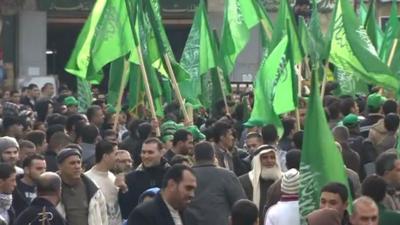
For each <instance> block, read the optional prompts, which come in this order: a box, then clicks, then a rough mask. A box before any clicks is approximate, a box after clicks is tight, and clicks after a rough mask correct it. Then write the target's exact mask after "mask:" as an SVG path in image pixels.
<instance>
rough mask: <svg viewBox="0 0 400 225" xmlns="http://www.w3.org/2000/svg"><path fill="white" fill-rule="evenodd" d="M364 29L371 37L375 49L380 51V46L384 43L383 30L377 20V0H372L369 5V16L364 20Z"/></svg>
mask: <svg viewBox="0 0 400 225" xmlns="http://www.w3.org/2000/svg"><path fill="white" fill-rule="evenodd" d="M364 29H365V30H366V31H367V34H368V37H369V39H370V40H371V42H372V44H373V45H374V47H375V49H376V50H377V51H378V50H379V49H380V46H381V45H382V40H383V32H382V30H381V29H380V28H379V25H378V24H377V21H376V7H375V0H372V2H371V3H370V5H369V9H368V14H367V18H366V19H365V22H364Z"/></svg>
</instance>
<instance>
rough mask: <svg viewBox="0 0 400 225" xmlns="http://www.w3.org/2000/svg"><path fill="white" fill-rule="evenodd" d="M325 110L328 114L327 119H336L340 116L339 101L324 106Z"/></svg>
mask: <svg viewBox="0 0 400 225" xmlns="http://www.w3.org/2000/svg"><path fill="white" fill-rule="evenodd" d="M326 109H327V111H328V114H329V119H330V120H332V119H337V118H339V116H340V110H339V109H340V101H339V100H337V101H334V102H332V103H331V104H329V105H327V106H326Z"/></svg>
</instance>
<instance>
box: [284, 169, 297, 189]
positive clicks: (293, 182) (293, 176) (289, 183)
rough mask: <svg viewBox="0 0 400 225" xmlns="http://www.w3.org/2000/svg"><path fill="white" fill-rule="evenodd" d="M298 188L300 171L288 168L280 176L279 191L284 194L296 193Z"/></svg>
mask: <svg viewBox="0 0 400 225" xmlns="http://www.w3.org/2000/svg"><path fill="white" fill-rule="evenodd" d="M299 188H300V173H299V171H297V170H296V169H290V170H288V171H286V173H284V174H283V176H282V183H281V192H282V193H284V194H298V193H299Z"/></svg>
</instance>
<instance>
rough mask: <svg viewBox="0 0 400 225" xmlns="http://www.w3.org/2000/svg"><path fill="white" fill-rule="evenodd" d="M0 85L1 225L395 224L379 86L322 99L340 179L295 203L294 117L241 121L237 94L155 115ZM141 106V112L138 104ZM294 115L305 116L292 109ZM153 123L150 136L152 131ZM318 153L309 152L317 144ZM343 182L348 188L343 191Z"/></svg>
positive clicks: (389, 140) (397, 206)
mask: <svg viewBox="0 0 400 225" xmlns="http://www.w3.org/2000/svg"><path fill="white" fill-rule="evenodd" d="M54 90H55V88H54V86H53V84H51V83H46V84H45V85H43V87H40V89H39V87H38V85H36V84H30V85H29V86H27V87H25V88H23V89H22V90H13V91H3V93H2V97H1V104H0V106H1V108H0V109H1V110H0V116H1V132H2V137H0V224H1V225H3V224H4V225H28V224H29V225H44V224H46V225H49V224H51V225H66V224H68V225H121V224H127V225H263V224H264V225H289V224H290V225H296V224H298V225H300V224H301V221H306V223H307V224H309V225H350V224H351V225H367V224H369V225H378V224H380V225H399V224H400V159H399V158H398V154H397V151H396V144H397V131H398V128H399V122H400V119H399V116H398V104H397V102H396V101H395V100H391V99H386V98H385V97H383V96H382V95H381V94H380V93H379V92H374V93H371V94H370V95H368V96H366V97H357V98H353V97H351V96H342V97H335V96H333V95H330V94H329V91H327V95H326V96H325V97H324V101H323V102H324V107H325V111H326V115H327V123H329V125H330V127H331V128H332V134H333V136H334V138H335V141H336V144H337V146H338V150H340V151H341V154H342V156H343V161H344V164H345V165H344V166H345V169H346V172H347V175H348V181H349V183H348V184H349V185H347V184H343V183H337V182H331V183H327V184H326V185H325V186H324V187H323V188H322V189H321V190H318V191H319V193H320V202H319V203H318V206H316V209H315V211H313V212H312V213H311V214H309V215H307V216H306V217H303V216H302V215H300V210H299V195H300V193H299V192H300V172H299V170H300V161H301V152H302V141H303V133H304V132H303V130H302V129H303V128H304V127H303V123H302V121H303V119H302V118H301V119H300V120H301V124H300V127H298V126H297V121H296V119H295V118H294V117H292V115H290V114H288V115H285V116H283V117H282V123H283V126H284V133H283V135H282V136H281V137H279V135H278V131H277V129H276V127H275V126H274V125H265V124H258V123H256V122H254V121H253V122H252V123H246V111H249V110H251V106H252V103H253V99H252V95H251V93H247V94H246V96H245V97H243V98H246V100H243V101H242V100H241V99H242V98H239V99H238V100H236V101H232V102H230V104H229V106H231V108H230V109H229V111H230V112H227V111H226V110H227V109H226V108H225V107H223V105H224V103H221V104H217V106H216V110H215V112H214V113H212V114H211V113H210V114H207V110H197V111H195V113H194V119H193V123H190V122H188V121H183V120H182V116H181V113H180V109H179V107H178V105H176V104H175V103H170V104H168V105H166V106H165V108H164V113H165V116H164V118H159V121H155V120H152V119H148V118H147V117H146V113H144V117H143V116H142V118H138V117H137V116H135V115H133V114H131V113H129V112H128V111H127V110H122V111H121V112H118V113H116V110H115V109H114V107H113V106H110V105H107V102H106V99H105V96H106V95H105V94H101V93H98V91H97V90H94V91H93V99H94V100H93V103H92V105H91V106H90V107H89V108H87V109H86V110H85V111H84V112H80V111H79V110H78V109H79V98H78V99H77V98H76V97H74V96H73V94H72V92H71V91H70V90H69V89H68V88H67V87H61V88H60V89H59V91H58V93H55V91H54ZM144 108H145V107H144ZM300 112H301V115H302V116H304V115H306V114H307V112H306V111H305V105H304V104H301V108H300ZM157 130H160V135H157V133H158V132H157ZM318 150H319V149H315V151H318ZM347 187H350V189H348V188H347Z"/></svg>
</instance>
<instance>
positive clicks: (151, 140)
mask: <svg viewBox="0 0 400 225" xmlns="http://www.w3.org/2000/svg"><path fill="white" fill-rule="evenodd" d="M143 144H157V149H158V150H159V151H161V150H162V148H163V144H162V142H161V141H160V140H159V139H158V138H156V137H151V138H147V139H146V140H144V142H143Z"/></svg>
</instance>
